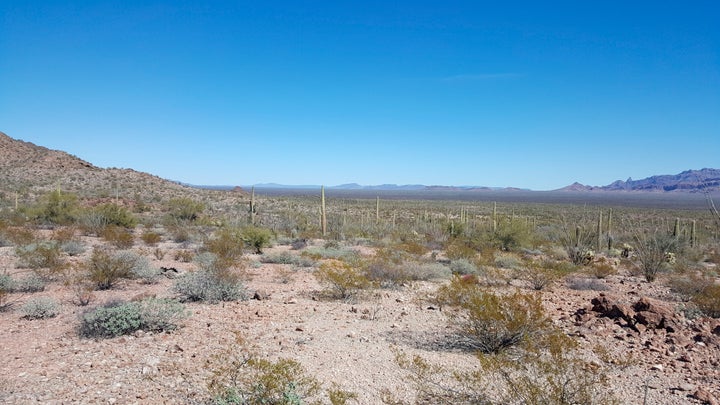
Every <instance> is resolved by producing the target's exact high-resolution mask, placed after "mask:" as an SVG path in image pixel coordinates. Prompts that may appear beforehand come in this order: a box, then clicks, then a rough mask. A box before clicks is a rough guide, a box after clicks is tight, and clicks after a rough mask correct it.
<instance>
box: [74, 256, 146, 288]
mask: <svg viewBox="0 0 720 405" xmlns="http://www.w3.org/2000/svg"><path fill="white" fill-rule="evenodd" d="M136 261H137V255H129V254H120V253H116V252H111V251H109V250H107V249H103V248H95V249H94V250H93V253H92V256H91V257H90V260H89V261H88V262H87V263H86V268H87V272H88V279H89V280H90V281H91V282H92V283H93V284H95V288H97V289H98V290H108V289H110V288H112V287H113V286H114V285H115V284H116V283H117V282H118V281H119V280H121V279H124V278H132V277H133V268H134V267H135V265H136Z"/></svg>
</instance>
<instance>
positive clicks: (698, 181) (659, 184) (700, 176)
mask: <svg viewBox="0 0 720 405" xmlns="http://www.w3.org/2000/svg"><path fill="white" fill-rule="evenodd" d="M561 190H562V191H646V192H691V193H704V192H706V191H707V192H718V191H720V170H719V169H708V168H705V169H701V170H686V171H684V172H682V173H679V174H664V175H658V176H651V177H648V178H645V179H642V180H633V179H632V178H629V179H627V180H625V181H622V180H616V181H614V182H612V183H611V184H608V185H607V186H600V187H593V186H586V185H583V184H580V183H573V184H571V185H569V186H567V187H564V188H562V189H561Z"/></svg>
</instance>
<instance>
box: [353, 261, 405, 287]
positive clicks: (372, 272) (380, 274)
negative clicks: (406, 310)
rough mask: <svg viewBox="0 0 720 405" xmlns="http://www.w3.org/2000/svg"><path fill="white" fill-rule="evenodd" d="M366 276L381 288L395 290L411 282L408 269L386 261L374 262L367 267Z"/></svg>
mask: <svg viewBox="0 0 720 405" xmlns="http://www.w3.org/2000/svg"><path fill="white" fill-rule="evenodd" d="M364 270H365V275H366V277H367V278H368V280H370V281H371V282H373V283H375V284H377V285H378V286H380V287H381V288H395V287H398V286H401V285H403V284H405V283H407V282H408V281H410V275H409V274H408V273H407V268H406V267H405V266H401V265H398V264H395V263H392V262H388V261H385V260H378V259H375V260H372V261H371V262H369V263H367V264H366V266H365V269H364Z"/></svg>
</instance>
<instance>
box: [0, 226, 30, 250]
mask: <svg viewBox="0 0 720 405" xmlns="http://www.w3.org/2000/svg"><path fill="white" fill-rule="evenodd" d="M2 236H3V239H5V240H7V241H8V242H10V243H11V244H13V245H15V246H24V245H30V244H32V243H34V242H35V241H36V240H37V235H36V233H35V231H33V230H32V229H29V228H26V227H16V226H9V227H7V228H4V229H3V230H2Z"/></svg>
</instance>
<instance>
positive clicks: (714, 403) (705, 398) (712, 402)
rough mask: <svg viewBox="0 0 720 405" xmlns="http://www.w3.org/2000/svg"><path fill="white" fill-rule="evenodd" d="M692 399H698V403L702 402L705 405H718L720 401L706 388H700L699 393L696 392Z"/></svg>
mask: <svg viewBox="0 0 720 405" xmlns="http://www.w3.org/2000/svg"><path fill="white" fill-rule="evenodd" d="M691 397H693V398H695V399H697V400H698V401H701V402H702V403H704V404H708V405H718V400H717V399H715V397H714V396H713V395H712V394H711V393H710V392H709V391H708V390H706V389H704V388H698V389H697V391H695V393H693V394H692V395H691Z"/></svg>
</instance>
